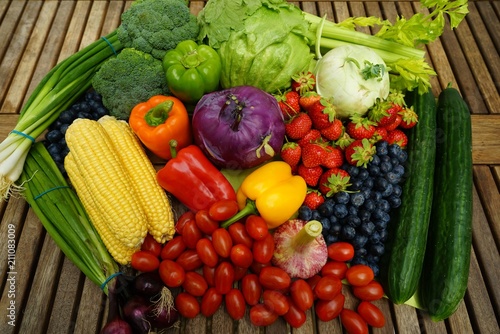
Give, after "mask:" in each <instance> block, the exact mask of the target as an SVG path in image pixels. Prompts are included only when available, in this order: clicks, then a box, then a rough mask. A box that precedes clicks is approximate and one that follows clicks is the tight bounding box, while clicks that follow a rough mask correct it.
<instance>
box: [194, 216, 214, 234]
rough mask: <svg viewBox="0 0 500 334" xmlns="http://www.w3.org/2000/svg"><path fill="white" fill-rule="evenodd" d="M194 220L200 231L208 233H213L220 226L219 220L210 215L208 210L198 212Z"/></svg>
mask: <svg viewBox="0 0 500 334" xmlns="http://www.w3.org/2000/svg"><path fill="white" fill-rule="evenodd" d="M194 220H195V222H196V226H198V228H199V229H200V231H201V232H203V233H205V234H208V235H212V233H213V232H214V231H215V230H216V229H218V228H219V222H218V221H216V220H214V219H212V218H211V217H210V216H209V215H208V210H200V211H198V212H196V214H195V215H194Z"/></svg>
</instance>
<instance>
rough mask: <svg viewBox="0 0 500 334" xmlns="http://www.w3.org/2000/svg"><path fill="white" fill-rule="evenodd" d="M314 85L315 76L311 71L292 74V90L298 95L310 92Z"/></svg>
mask: <svg viewBox="0 0 500 334" xmlns="http://www.w3.org/2000/svg"><path fill="white" fill-rule="evenodd" d="M315 86H316V77H315V76H314V74H312V72H300V73H297V74H296V75H294V76H292V91H295V92H298V93H299V95H300V96H302V95H304V94H305V93H307V92H310V91H312V90H313V89H314V87H315Z"/></svg>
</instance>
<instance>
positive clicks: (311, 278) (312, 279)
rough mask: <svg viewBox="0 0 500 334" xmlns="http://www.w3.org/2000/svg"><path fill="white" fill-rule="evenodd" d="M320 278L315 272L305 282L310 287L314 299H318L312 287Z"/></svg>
mask: <svg viewBox="0 0 500 334" xmlns="http://www.w3.org/2000/svg"><path fill="white" fill-rule="evenodd" d="M320 279H321V276H320V275H317V274H316V275H314V276H312V277H309V278H308V279H307V284H309V286H310V287H311V289H312V292H313V297H314V300H316V299H318V296H316V293H315V292H314V287H315V286H316V284H318V282H319V280H320Z"/></svg>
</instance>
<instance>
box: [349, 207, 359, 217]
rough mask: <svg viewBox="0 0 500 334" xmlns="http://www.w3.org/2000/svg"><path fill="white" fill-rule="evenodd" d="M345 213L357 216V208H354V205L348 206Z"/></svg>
mask: <svg viewBox="0 0 500 334" xmlns="http://www.w3.org/2000/svg"><path fill="white" fill-rule="evenodd" d="M347 212H348V213H349V215H352V216H357V215H358V207H357V206H354V205H348V206H347Z"/></svg>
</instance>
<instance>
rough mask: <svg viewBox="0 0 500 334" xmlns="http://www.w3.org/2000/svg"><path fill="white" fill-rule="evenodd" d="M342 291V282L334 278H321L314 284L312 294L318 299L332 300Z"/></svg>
mask: <svg viewBox="0 0 500 334" xmlns="http://www.w3.org/2000/svg"><path fill="white" fill-rule="evenodd" d="M341 291H342V281H341V280H340V279H338V278H337V277H335V276H323V277H321V279H320V280H319V281H318V283H316V286H315V287H314V293H315V294H316V296H318V298H319V299H323V300H332V299H333V298H335V296H337V295H338V294H339V293H340V292H341Z"/></svg>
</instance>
